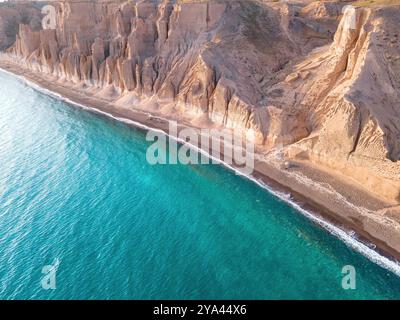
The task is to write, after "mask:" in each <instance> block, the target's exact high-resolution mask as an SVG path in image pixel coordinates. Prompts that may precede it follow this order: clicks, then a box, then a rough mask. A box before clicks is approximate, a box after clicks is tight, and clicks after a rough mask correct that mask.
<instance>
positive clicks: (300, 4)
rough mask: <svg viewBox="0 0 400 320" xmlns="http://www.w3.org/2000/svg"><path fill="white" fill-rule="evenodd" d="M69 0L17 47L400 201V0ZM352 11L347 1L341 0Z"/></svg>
mask: <svg viewBox="0 0 400 320" xmlns="http://www.w3.org/2000/svg"><path fill="white" fill-rule="evenodd" d="M345 4H346V3H343V2H341V1H318V2H310V1H296V2H290V1H289V2H287V1H285V2H283V1H282V2H270V1H261V0H260V1H250V0H247V1H245V0H243V1H227V0H220V1H217V0H215V1H213V0H211V1H194V0H193V1H178V0H177V1H173V0H163V1H150V0H145V1H117V0H114V1H92V2H81V1H64V2H55V3H53V5H54V6H55V7H56V11H57V28H56V29H55V30H32V28H31V27H30V26H28V25H21V26H20V29H19V33H18V36H17V40H16V42H15V44H14V45H13V46H12V47H11V48H10V49H9V50H8V51H7V52H8V53H9V54H10V55H12V56H14V57H17V59H18V60H19V61H20V62H21V63H23V64H24V65H25V66H26V67H28V68H29V69H32V70H37V71H40V72H43V73H48V74H51V75H54V76H55V77H57V79H59V80H60V81H65V83H70V84H74V85H76V86H78V87H79V88H80V89H82V90H87V91H88V92H90V94H93V95H97V96H99V97H101V98H102V99H106V100H109V101H112V102H113V103H115V104H116V105H118V106H120V107H132V108H142V109H146V110H149V111H151V112H154V113H161V114H164V115H166V116H168V117H172V118H178V119H185V120H187V121H191V122H192V123H193V124H195V125H196V126H210V125H213V126H225V127H228V128H239V129H242V130H244V131H252V132H254V133H255V136H256V141H257V142H258V144H259V145H261V146H263V148H265V149H266V150H271V149H276V148H281V149H282V150H284V154H285V156H286V157H287V158H288V159H297V160H304V161H311V162H313V163H315V164H318V165H322V166H324V167H325V168H330V169H332V170H336V171H338V172H340V173H341V174H345V175H348V176H349V177H351V178H352V179H354V181H356V182H357V183H359V184H360V185H363V186H364V187H366V188H367V189H368V190H369V191H371V192H373V193H375V194H379V195H380V196H382V197H384V198H386V199H387V200H388V201H391V202H392V203H399V202H400V161H399V158H400V142H399V137H400V78H399V71H400V47H399V46H400V39H399V36H398V33H397V30H399V26H400V6H390V7H382V8H379V7H377V8H372V9H371V8H357V9H354V8H349V9H346V10H345V11H343V7H344V5H345ZM343 12H344V14H343Z"/></svg>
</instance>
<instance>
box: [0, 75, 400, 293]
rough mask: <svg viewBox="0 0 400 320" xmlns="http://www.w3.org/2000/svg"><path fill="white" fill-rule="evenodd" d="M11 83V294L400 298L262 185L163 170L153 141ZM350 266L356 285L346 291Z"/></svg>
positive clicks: (3, 284)
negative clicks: (51, 282) (52, 277)
mask: <svg viewBox="0 0 400 320" xmlns="http://www.w3.org/2000/svg"><path fill="white" fill-rule="evenodd" d="M0 84H1V87H0V298H2V299H13V298H18V299H152V298H156V299H214V298H218V299H222V298H229V299H236V298H238V299H281V298H282V299H304V298H308V299H314V298H315V299H334V298H338V299H342V298H344V299H347V298H355V299H365V298H373V299H376V298H382V299H387V298H399V297H400V278H398V277H397V276H396V275H394V274H393V273H391V272H390V271H387V270H386V269H383V268H381V267H380V266H378V265H376V264H374V263H372V262H370V261H369V260H368V259H367V258H365V257H364V256H362V255H361V254H359V253H357V252H355V251H353V250H352V249H350V248H348V247H347V246H346V245H345V244H344V243H343V242H341V241H340V240H339V239H337V238H336V237H334V236H332V235H331V234H329V233H328V232H327V231H325V230H323V229H322V228H320V227H319V226H317V225H315V224H314V223H312V222H311V221H310V220H308V219H307V218H305V217H304V216H303V215H301V214H300V213H299V212H298V211H296V210H295V209H293V208H292V207H290V206H289V205H288V204H286V203H284V202H282V201H281V200H279V199H277V198H276V197H275V196H273V195H272V194H270V193H268V192H267V191H265V190H263V189H262V188H260V187H258V186H257V185H256V184H254V183H253V182H251V181H248V180H246V179H244V178H241V177H239V176H236V175H235V174H234V173H232V172H230V171H228V170H227V169H225V168H223V167H221V166H216V165H213V166H211V165H200V166H184V165H167V166H150V165H149V164H148V163H147V162H146V158H145V153H146V148H147V147H148V146H149V145H150V142H146V141H145V133H143V132H141V131H139V130H136V129H133V128H131V127H128V126H127V125H124V124H122V123H118V122H116V121H113V120H111V119H107V118H105V117H102V116H98V115H95V114H91V113H89V112H86V111H83V110H80V109H78V108H76V107H72V106H70V105H68V104H66V103H64V102H61V101H59V100H56V99H54V98H51V97H48V96H46V95H44V94H42V93H39V92H37V91H35V90H34V89H32V88H31V87H29V86H27V85H25V84H24V83H23V82H21V81H20V80H18V79H16V78H15V77H12V76H10V75H6V74H4V73H2V72H0ZM54 261H58V264H59V266H58V270H57V273H56V289H55V290H44V289H43V288H42V286H41V279H42V277H43V276H44V275H43V274H42V268H43V266H45V265H49V264H52V263H53V262H54ZM345 265H353V266H354V267H355V269H356V272H357V274H356V285H357V289H356V290H344V289H342V286H341V280H342V274H341V271H342V267H343V266H345Z"/></svg>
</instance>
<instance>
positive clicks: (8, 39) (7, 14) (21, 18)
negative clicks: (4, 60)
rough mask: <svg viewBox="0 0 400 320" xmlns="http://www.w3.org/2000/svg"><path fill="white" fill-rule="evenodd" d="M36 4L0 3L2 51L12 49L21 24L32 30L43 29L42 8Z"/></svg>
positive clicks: (0, 48) (0, 45) (0, 41)
mask: <svg viewBox="0 0 400 320" xmlns="http://www.w3.org/2000/svg"><path fill="white" fill-rule="evenodd" d="M42 5H43V4H41V5H38V4H37V3H35V2H29V3H23V2H22V1H21V2H15V3H11V4H10V3H7V2H5V3H0V50H4V49H7V48H8V47H10V46H11V45H12V44H13V43H14V42H15V39H16V35H17V33H18V28H19V25H20V24H25V25H28V26H29V28H30V30H39V29H40V28H41V13H40V6H42Z"/></svg>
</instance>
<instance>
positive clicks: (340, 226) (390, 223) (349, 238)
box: [0, 58, 400, 265]
mask: <svg viewBox="0 0 400 320" xmlns="http://www.w3.org/2000/svg"><path fill="white" fill-rule="evenodd" d="M0 68H1V69H3V70H5V71H7V72H10V73H13V74H15V75H18V76H22V77H24V78H25V79H27V80H29V81H31V82H33V83H34V84H36V85H38V86H40V87H41V88H45V89H47V90H49V91H51V92H54V93H56V94H58V95H61V96H62V97H64V98H66V99H68V100H69V101H70V102H72V103H74V104H77V105H81V106H87V107H89V108H91V109H93V110H98V111H100V112H101V113H104V114H107V115H111V116H113V117H114V118H116V119H117V120H122V119H125V120H131V121H133V122H132V125H136V126H137V125H138V124H141V125H142V126H143V128H145V127H149V128H154V129H160V130H163V131H164V132H167V129H168V121H167V120H166V119H165V114H160V113H157V110H151V112H148V111H147V110H144V109H142V110H139V109H133V108H126V107H121V106H119V105H116V104H114V103H112V102H111V101H107V100H106V99H104V98H102V97H101V96H100V97H99V95H93V92H92V91H91V89H90V88H81V89H80V88H78V87H77V85H74V84H73V83H68V82H66V81H63V82H61V81H59V80H57V79H56V78H55V77H53V76H50V75H45V74H43V73H34V72H32V71H29V70H28V69H26V68H24V67H22V66H21V65H17V64H16V63H14V62H12V61H10V60H6V59H4V58H2V59H1V60H0ZM149 110H150V108H149ZM174 120H176V119H174ZM180 120H181V121H180V122H179V128H178V130H181V129H182V128H186V127H189V126H191V124H190V123H186V122H185V121H184V119H180ZM281 152H283V150H279V151H272V152H271V151H270V152H268V151H267V150H262V149H260V148H258V149H257V152H256V155H255V159H256V161H255V172H254V174H253V175H252V177H249V178H251V179H253V180H254V181H255V182H256V183H258V184H260V186H262V187H265V188H267V189H269V190H270V191H272V192H274V193H275V194H276V195H277V196H279V197H281V198H282V200H285V201H288V202H289V203H291V204H292V205H293V206H295V207H296V208H297V209H299V210H301V211H302V212H303V213H305V214H307V215H309V217H310V218H312V220H313V221H314V222H315V223H317V224H319V225H321V226H322V227H324V228H326V229H328V231H330V232H332V233H334V234H336V235H337V236H339V237H341V238H342V240H344V241H345V242H346V243H347V244H348V245H349V246H351V247H353V248H354V249H356V250H358V251H360V252H362V253H363V254H364V255H366V256H368V257H369V258H371V259H372V260H379V259H381V258H383V257H380V254H381V255H383V256H385V257H387V258H389V259H391V260H400V221H399V220H397V218H396V215H395V213H399V212H400V209H399V207H396V206H395V205H394V204H393V203H388V202H387V201H385V200H384V199H383V198H382V199H379V198H378V197H376V195H373V194H370V193H369V192H368V191H367V190H364V189H363V188H362V186H361V185H358V184H357V183H356V182H354V181H351V180H349V179H346V176H344V175H343V176H341V175H340V174H337V173H336V172H332V171H328V170H326V169H324V168H322V167H318V166H316V165H315V164H313V163H311V162H310V161H306V160H304V161H300V160H299V161H293V162H291V163H289V165H288V164H287V163H286V164H285V165H284V164H283V163H282V160H281V157H280V154H281ZM383 212H385V214H383ZM390 213H392V214H390ZM354 239H358V240H360V242H357V241H353V240H354ZM375 246H376V247H375ZM374 255H375V256H374ZM384 259H385V258H384ZM394 265H395V263H394Z"/></svg>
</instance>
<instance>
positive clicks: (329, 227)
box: [0, 68, 400, 277]
mask: <svg viewBox="0 0 400 320" xmlns="http://www.w3.org/2000/svg"><path fill="white" fill-rule="evenodd" d="M0 70H1V71H3V72H5V73H7V74H9V75H11V76H14V77H16V78H18V79H20V80H22V81H23V82H25V83H26V84H28V85H29V86H31V87H32V88H34V89H36V90H37V91H39V92H42V93H45V94H47V95H49V96H52V97H55V98H57V99H60V100H62V101H65V102H67V103H69V104H72V105H75V106H78V107H80V108H82V109H84V110H90V111H93V112H95V113H99V114H102V115H105V116H107V117H110V118H112V119H115V120H117V121H121V122H124V123H127V124H132V125H134V126H136V127H139V128H141V129H144V130H150V131H153V132H158V133H161V134H164V135H166V136H168V137H169V138H172V139H173V140H175V141H176V142H178V143H181V144H184V145H187V146H189V147H191V148H192V149H193V150H195V151H197V152H199V153H201V154H203V155H205V156H206V157H208V158H209V159H211V160H213V161H215V162H217V163H219V164H221V165H223V166H224V167H226V168H228V169H229V170H231V171H233V172H235V173H236V174H237V175H239V176H242V177H244V178H246V179H248V180H250V181H252V182H253V183H255V184H257V185H258V186H259V187H261V188H263V189H264V190H267V191H268V192H269V193H271V194H273V195H274V196H275V197H277V198H279V199H280V200H282V201H284V202H285V203H287V204H289V205H290V206H291V207H293V208H294V209H296V210H297V211H298V212H300V213H301V214H302V215H304V216H305V217H307V218H308V219H310V220H311V221H313V222H314V223H316V224H318V225H319V226H320V227H322V228H323V229H325V230H326V231H328V232H329V233H330V234H332V235H333V236H335V237H336V238H338V239H340V240H341V241H343V242H344V243H345V244H346V245H347V246H348V247H350V248H351V249H353V250H354V251H356V252H358V253H360V254H362V255H363V256H364V257H366V258H368V259H369V260H370V261H372V262H374V263H375V264H377V265H379V266H381V267H383V268H385V269H387V270H389V271H391V272H392V273H394V274H395V275H397V276H398V277H400V264H399V263H398V262H396V261H393V260H390V259H388V258H387V257H385V256H382V255H381V254H379V253H378V252H376V251H375V250H373V249H371V248H370V247H368V246H367V245H366V244H364V243H362V242H361V241H359V240H358V239H356V238H354V237H353V236H352V235H350V234H349V233H348V232H346V231H345V230H343V229H341V228H339V227H337V226H335V225H334V224H332V223H330V222H328V221H326V220H324V219H323V218H321V217H319V216H317V215H316V214H315V213H312V212H310V211H308V210H305V209H304V208H302V207H301V206H300V205H299V204H297V203H296V202H294V201H292V200H291V199H290V198H288V197H287V195H286V194H284V193H282V192H278V191H275V190H273V189H272V188H271V187H270V186H268V185H267V184H266V183H264V182H263V181H260V180H258V179H256V178H255V177H253V176H252V175H246V174H243V173H242V172H241V171H240V170H239V169H238V168H235V167H233V166H232V165H229V164H227V163H225V162H223V161H222V160H221V159H218V158H216V157H214V156H212V155H211V154H209V153H208V152H206V151H205V150H203V149H201V148H199V147H197V146H195V145H192V144H190V143H188V142H187V141H186V140H183V139H179V138H178V137H174V136H171V135H169V134H168V133H166V132H165V131H164V130H161V129H157V128H152V127H149V126H146V125H144V124H142V123H139V122H137V121H134V120H131V119H127V118H121V117H115V116H114V115H112V114H110V113H107V112H104V111H101V110H99V109H96V108H92V107H88V106H85V105H83V104H80V103H77V102H75V101H72V100H70V99H68V98H66V97H64V96H62V95H61V94H58V93H55V92H53V91H50V90H48V89H46V88H43V87H41V86H40V85H38V84H36V83H34V82H32V81H30V80H28V79H26V78H25V77H23V76H20V75H16V74H14V73H12V72H9V71H7V70H4V69H1V68H0ZM160 119H163V118H160ZM163 120H166V121H168V120H167V119H163Z"/></svg>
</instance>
